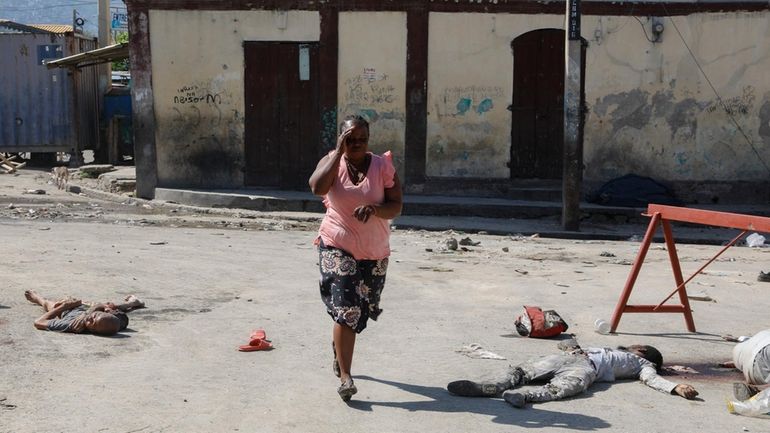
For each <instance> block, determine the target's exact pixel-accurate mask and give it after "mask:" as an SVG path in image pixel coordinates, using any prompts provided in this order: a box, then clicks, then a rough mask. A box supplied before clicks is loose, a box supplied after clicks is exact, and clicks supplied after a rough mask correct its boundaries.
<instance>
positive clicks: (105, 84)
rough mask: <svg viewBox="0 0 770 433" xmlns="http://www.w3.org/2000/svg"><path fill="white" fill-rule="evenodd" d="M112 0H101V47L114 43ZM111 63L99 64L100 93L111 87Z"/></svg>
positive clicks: (102, 93)
mask: <svg viewBox="0 0 770 433" xmlns="http://www.w3.org/2000/svg"><path fill="white" fill-rule="evenodd" d="M110 22H111V20H110V0H99V48H104V47H106V46H108V45H111V44H112V41H111V40H110V34H111V31H110V30H111V29H110ZM111 69H112V68H111V67H110V64H109V63H105V64H104V65H101V66H99V95H100V96H102V95H104V94H105V93H107V91H108V90H109V89H110V75H111V71H110V70H111Z"/></svg>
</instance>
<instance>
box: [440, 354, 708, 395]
mask: <svg viewBox="0 0 770 433" xmlns="http://www.w3.org/2000/svg"><path fill="white" fill-rule="evenodd" d="M651 360H652V361H651ZM653 361H654V362H653ZM662 363H663V358H662V356H660V352H658V351H657V350H656V349H655V348H654V347H651V346H630V347H628V348H627V349H626V348H622V349H605V348H589V349H581V348H579V347H578V346H577V345H575V346H574V347H572V350H571V351H569V352H567V353H564V354H559V355H549V356H545V357H542V358H539V359H536V360H530V361H526V362H524V363H523V364H520V365H517V366H515V367H509V368H508V371H507V373H506V375H505V377H501V378H499V379H498V380H493V381H486V382H475V381H470V380H458V381H455V382H451V383H449V385H447V390H449V392H451V393H452V394H455V395H461V396H466V397H495V396H500V395H501V394H502V397H503V398H504V399H505V401H507V402H508V403H510V404H511V405H513V406H514V407H524V405H525V404H526V403H527V402H544V401H552V400H560V399H563V398H567V397H571V396H574V395H577V394H580V393H582V392H584V391H585V390H586V389H588V388H589V387H590V386H591V385H592V384H593V383H594V382H597V381H598V382H612V381H615V380H616V379H639V380H640V381H642V383H644V384H645V385H647V386H649V387H651V388H654V389H656V390H658V391H661V392H665V393H670V394H678V395H680V396H682V397H684V398H687V399H692V398H695V396H697V395H698V392H697V391H696V390H695V388H693V387H692V386H690V385H684V384H679V385H677V384H675V383H673V382H670V381H668V380H666V379H663V378H662V377H660V376H658V374H657V368H659V367H660V365H661V364H662ZM539 380H547V381H548V382H547V383H546V384H545V385H543V386H541V387H539V388H537V389H535V390H533V391H528V392H525V393H521V392H516V391H513V390H512V388H515V387H517V386H519V385H526V384H528V383H530V382H533V381H539Z"/></svg>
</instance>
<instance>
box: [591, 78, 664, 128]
mask: <svg viewBox="0 0 770 433" xmlns="http://www.w3.org/2000/svg"><path fill="white" fill-rule="evenodd" d="M648 97H649V94H648V93H647V92H643V91H641V90H639V89H634V90H631V91H630V92H621V93H615V94H612V95H607V96H605V97H604V98H602V99H601V100H597V101H596V104H595V105H594V111H595V112H596V113H597V114H598V115H600V116H606V115H607V112H608V111H609V108H610V107H615V109H614V110H613V111H612V113H611V114H610V116H611V117H610V122H611V124H612V131H613V134H614V133H615V132H616V131H618V130H619V129H622V128H624V127H626V126H629V127H631V128H634V129H642V128H644V127H645V126H647V125H648V124H649V123H650V118H651V115H652V107H651V106H650V104H649V103H648V102H647V99H648Z"/></svg>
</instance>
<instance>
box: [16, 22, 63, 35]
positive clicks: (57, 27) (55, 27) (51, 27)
mask: <svg viewBox="0 0 770 433" xmlns="http://www.w3.org/2000/svg"><path fill="white" fill-rule="evenodd" d="M27 25H28V26H30V27H34V28H36V29H40V30H45V31H47V32H51V33H56V34H61V33H69V32H71V31H73V30H72V26H71V25H66V24H27Z"/></svg>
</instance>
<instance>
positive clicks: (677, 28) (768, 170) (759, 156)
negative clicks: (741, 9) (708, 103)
mask: <svg viewBox="0 0 770 433" xmlns="http://www.w3.org/2000/svg"><path fill="white" fill-rule="evenodd" d="M661 6H663V9H664V10H665V11H666V15H668V18H669V21H671V24H672V25H673V26H674V30H676V33H677V34H678V35H679V39H681V40H682V43H683V44H684V46H685V48H687V51H688V52H689V53H690V57H692V60H693V61H694V62H695V65H696V66H697V67H698V69H699V70H700V72H701V74H703V78H705V79H706V82H707V83H709V86H710V87H711V90H712V91H713V92H714V95H716V97H717V101H719V105H721V106H722V109H724V110H725V113H727V117H729V118H730V120H732V122H733V125H735V127H736V128H738V131H740V133H741V135H743V138H744V139H745V140H746V143H748V144H749V146H750V147H751V150H752V151H753V152H754V154H755V155H756V156H757V159H759V162H761V163H762V165H763V166H764V167H765V170H767V172H768V173H770V167H768V165H767V163H766V162H765V160H764V159H762V155H760V154H759V151H758V150H757V148H756V147H754V142H752V141H751V138H749V136H748V134H746V132H745V131H744V130H743V128H741V125H739V124H738V121H737V120H735V117H734V116H733V113H732V111H731V110H730V109H728V108H727V104H725V102H724V100H722V97H721V96H719V92H717V89H716V87H714V85H713V84H712V83H711V80H710V79H709V77H708V75H706V71H704V70H703V68H702V67H701V65H700V62H698V59H697V58H696V57H695V54H694V53H693V52H692V50H691V49H690V46H689V45H687V42H686V41H685V40H684V36H682V32H680V31H679V27H677V25H676V22H675V21H674V20H673V19H672V18H671V14H670V13H669V12H668V8H667V7H666V4H665V3H661Z"/></svg>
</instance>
